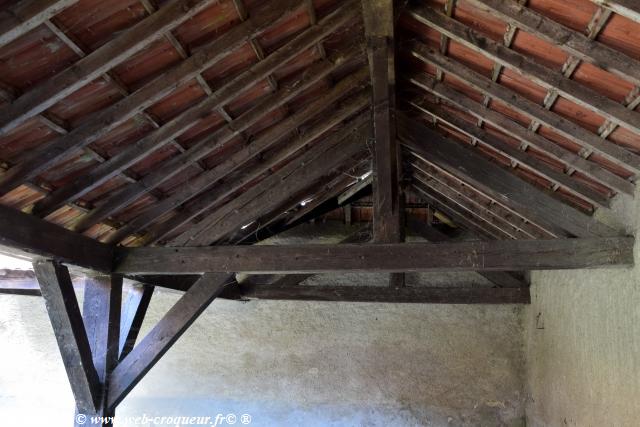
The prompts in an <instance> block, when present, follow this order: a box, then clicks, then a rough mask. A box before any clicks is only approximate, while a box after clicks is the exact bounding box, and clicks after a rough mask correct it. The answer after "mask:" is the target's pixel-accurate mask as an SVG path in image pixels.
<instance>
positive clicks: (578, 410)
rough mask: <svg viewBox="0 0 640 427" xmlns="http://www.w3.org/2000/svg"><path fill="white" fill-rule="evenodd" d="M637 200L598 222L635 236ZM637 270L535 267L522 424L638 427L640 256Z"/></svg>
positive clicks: (639, 212) (622, 200)
mask: <svg viewBox="0 0 640 427" xmlns="http://www.w3.org/2000/svg"><path fill="white" fill-rule="evenodd" d="M639 201H640V194H636V196H635V201H634V200H631V199H630V198H627V197H619V198H617V199H616V200H615V201H614V203H613V205H612V209H611V211H610V212H608V213H607V212H604V211H602V212H599V213H598V215H599V217H600V219H601V220H602V221H603V222H606V223H608V224H609V225H611V226H612V227H614V228H615V229H617V230H619V231H621V232H625V233H627V234H635V235H636V236H637V231H638V229H639V225H640V221H639V219H638V218H639V216H640V203H639ZM638 249H639V248H638V245H637V244H636V248H635V263H636V267H635V268H626V269H613V270H611V269H607V270H604V269H594V270H574V271H546V272H533V273H532V275H531V280H532V288H531V298H532V304H531V305H530V306H527V308H526V309H525V319H526V320H525V335H526V349H527V351H526V354H527V393H528V399H527V425H528V426H532V427H542V426H545V427H546V426H579V427H602V426H611V427H636V426H638V425H640V258H639V257H638Z"/></svg>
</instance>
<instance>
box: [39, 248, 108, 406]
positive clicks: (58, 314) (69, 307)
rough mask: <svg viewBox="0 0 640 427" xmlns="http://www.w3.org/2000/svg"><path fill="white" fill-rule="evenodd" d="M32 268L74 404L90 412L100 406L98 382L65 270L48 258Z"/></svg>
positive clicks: (69, 279)
mask: <svg viewBox="0 0 640 427" xmlns="http://www.w3.org/2000/svg"><path fill="white" fill-rule="evenodd" d="M33 270H34V271H35V274H36V277H37V278H38V283H39V284H40V290H41V292H42V296H43V297H44V302H45V305H46V307H47V313H48V314H49V319H50V320H51V326H52V327H53V332H54V334H55V336H56V340H57V342H58V348H59V349H60V355H61V356H62V362H63V363H64V367H65V369H66V371H67V376H68V378H69V383H70V385H71V391H72V392H73V397H74V398H75V401H76V406H77V408H78V410H79V411H80V412H81V413H85V412H86V413H94V412H96V411H97V410H98V409H99V407H100V398H101V383H100V378H99V376H98V373H97V371H96V368H95V366H94V363H93V357H92V353H91V347H90V344H89V340H88V338H87V333H86V331H85V327H84V323H83V320H82V314H81V313H80V308H79V307H78V301H77V300H76V294H75V292H74V291H73V284H72V283H71V277H70V276H69V270H67V268H66V267H64V266H63V265H61V264H59V263H57V262H55V261H48V260H39V261H36V262H34V263H33Z"/></svg>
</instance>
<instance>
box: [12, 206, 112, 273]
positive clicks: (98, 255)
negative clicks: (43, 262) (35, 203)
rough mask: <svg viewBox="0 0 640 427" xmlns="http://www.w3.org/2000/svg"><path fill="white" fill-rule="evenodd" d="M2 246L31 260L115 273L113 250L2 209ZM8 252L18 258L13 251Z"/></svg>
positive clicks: (107, 246)
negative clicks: (35, 259) (44, 260)
mask: <svg viewBox="0 0 640 427" xmlns="http://www.w3.org/2000/svg"><path fill="white" fill-rule="evenodd" d="M0 246H8V247H10V248H13V249H15V250H17V251H18V253H19V254H20V255H27V257H33V256H35V257H47V258H53V259H55V260H57V261H61V262H65V263H69V264H73V265H77V266H79V267H85V268H90V269H94V270H98V271H104V272H108V271H110V270H111V264H112V261H113V246H110V245H105V244H104V243H100V242H97V241H95V240H93V239H90V238H88V237H85V236H82V235H80V234H77V233H74V232H72V231H69V230H67V229H65V228H62V227H60V226H58V225H55V224H52V223H50V222H47V221H44V220H42V219H40V218H36V217H35V216H33V215H28V214H25V213H22V212H19V211H17V210H15V209H12V208H9V207H7V206H2V205H0ZM0 252H2V249H0ZM4 252H6V253H8V254H9V255H15V253H14V252H12V251H6V250H5V251H4Z"/></svg>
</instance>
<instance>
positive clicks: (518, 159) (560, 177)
mask: <svg viewBox="0 0 640 427" xmlns="http://www.w3.org/2000/svg"><path fill="white" fill-rule="evenodd" d="M411 106H413V107H415V108H416V109H417V110H418V111H420V112H422V113H424V114H426V115H428V116H430V117H433V118H435V119H436V120H437V121H438V122H442V123H446V124H447V125H448V126H451V127H453V128H454V129H456V130H458V131H460V132H462V133H464V134H466V135H468V136H469V137H470V138H473V142H474V143H475V144H476V145H477V144H481V145H483V146H484V147H487V148H489V149H492V150H495V151H496V153H498V154H500V155H503V156H506V157H508V158H509V159H511V161H512V163H515V166H517V167H524V168H529V169H530V170H531V171H532V172H534V173H539V174H540V175H541V176H543V177H544V178H546V179H548V180H549V181H551V182H553V183H554V184H557V185H558V186H559V187H560V186H562V187H563V188H566V189H567V191H570V192H572V193H573V194H575V195H576V196H578V197H583V198H585V199H586V200H587V201H590V202H591V203H593V204H594V205H597V206H600V207H609V199H607V198H606V197H604V196H603V195H601V194H600V193H598V192H596V191H595V190H593V189H592V188H591V187H589V186H587V185H585V184H583V183H581V182H579V181H577V180H575V179H572V178H571V177H569V176H568V175H567V174H565V173H562V172H561V171H558V170H557V169H555V168H553V167H552V166H550V165H548V164H547V163H546V162H544V161H542V160H539V159H538V158H537V157H534V156H530V155H527V154H526V153H525V152H524V151H523V150H521V149H519V147H514V146H512V145H509V144H507V143H506V142H504V140H502V139H501V138H498V137H497V136H496V135H493V134H491V133H489V132H487V131H486V130H484V129H482V128H481V127H478V126H476V123H474V122H471V121H467V120H464V119H462V118H460V117H458V116H457V115H456V114H455V113H454V112H452V111H450V110H448V109H447V108H444V107H443V106H442V105H436V104H426V103H425V102H424V101H420V100H415V101H412V102H411Z"/></svg>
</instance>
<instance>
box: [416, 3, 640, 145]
mask: <svg viewBox="0 0 640 427" xmlns="http://www.w3.org/2000/svg"><path fill="white" fill-rule="evenodd" d="M411 16H412V17H414V18H415V19H417V20H418V21H419V22H421V23H423V24H425V25H427V26H429V27H430V28H433V29H435V30H437V31H439V32H442V33H443V34H446V35H447V36H448V37H450V38H451V39H452V40H455V41H456V42H458V43H461V44H462V45H463V46H465V47H467V48H469V49H471V50H473V51H475V52H477V53H479V54H481V55H484V56H486V57H488V58H490V59H491V60H493V61H496V62H498V63H501V64H502V65H503V66H506V67H509V68H511V69H513V70H515V71H517V72H518V73H519V74H521V75H523V76H525V77H527V78H529V79H531V80H532V81H534V82H535V83H537V84H539V85H541V86H543V87H545V88H547V89H553V90H555V91H557V92H558V93H559V94H560V95H562V96H564V97H566V98H567V99H570V100H571V101H573V102H575V103H577V104H579V105H582V106H584V107H586V108H588V109H591V110H592V111H596V112H598V113H599V114H600V115H602V116H603V117H605V118H607V119H609V120H611V121H612V122H615V123H617V124H619V125H621V126H623V127H625V128H627V129H630V130H632V131H634V132H637V133H640V115H639V114H638V113H637V112H635V111H630V110H628V109H627V108H625V107H624V106H623V105H621V104H619V103H617V102H615V101H613V100H611V99H609V98H607V97H605V96H604V95H601V94H600V93H598V92H596V91H594V90H593V89H590V88H588V87H586V86H584V85H582V84H580V83H578V82H577V81H575V80H570V79H568V78H566V77H565V76H563V75H558V74H557V73H554V72H553V71H552V70H550V69H549V68H547V67H545V66H543V65H541V64H538V63H536V62H534V61H532V60H531V59H529V58H527V57H526V56H525V55H522V54H520V53H518V52H516V51H514V50H512V49H509V48H506V47H505V46H503V45H500V44H498V43H496V42H494V41H492V40H490V39H488V38H486V37H484V36H482V35H480V34H478V33H477V32H475V31H474V30H472V29H470V28H469V27H467V26H466V25H464V24H462V23H460V22H458V21H456V20H454V19H452V18H449V17H447V16H446V15H443V14H441V13H439V12H437V11H435V10H433V9H430V8H428V7H423V6H418V7H415V8H413V9H411Z"/></svg>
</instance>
